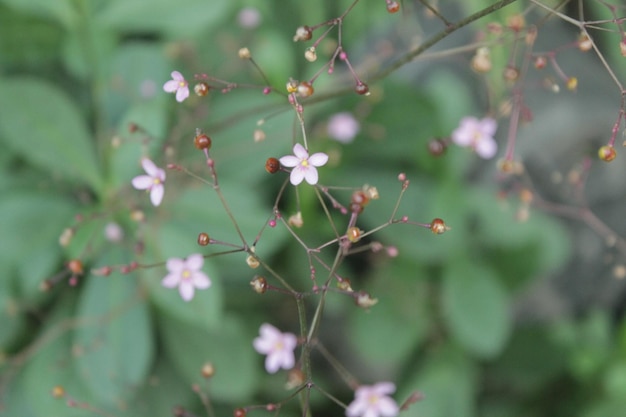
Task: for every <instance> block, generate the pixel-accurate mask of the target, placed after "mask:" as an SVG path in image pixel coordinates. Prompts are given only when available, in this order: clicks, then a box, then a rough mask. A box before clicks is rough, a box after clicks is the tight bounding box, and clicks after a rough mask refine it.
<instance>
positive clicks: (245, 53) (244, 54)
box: [239, 48, 252, 59]
mask: <svg viewBox="0 0 626 417" xmlns="http://www.w3.org/2000/svg"><path fill="white" fill-rule="evenodd" d="M239 58H241V59H250V58H252V54H251V53H250V50H249V49H248V48H241V49H240V50H239Z"/></svg>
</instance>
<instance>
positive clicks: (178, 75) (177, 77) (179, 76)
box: [171, 71, 185, 81]
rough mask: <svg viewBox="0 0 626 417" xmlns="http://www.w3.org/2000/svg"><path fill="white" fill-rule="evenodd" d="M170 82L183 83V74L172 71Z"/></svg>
mask: <svg viewBox="0 0 626 417" xmlns="http://www.w3.org/2000/svg"><path fill="white" fill-rule="evenodd" d="M171 76H172V80H174V81H185V77H183V74H181V73H180V72H178V71H172V74H171Z"/></svg>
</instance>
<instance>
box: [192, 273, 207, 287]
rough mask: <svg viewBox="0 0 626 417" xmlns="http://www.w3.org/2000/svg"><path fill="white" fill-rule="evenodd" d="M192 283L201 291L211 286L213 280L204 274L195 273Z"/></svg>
mask: <svg viewBox="0 0 626 417" xmlns="http://www.w3.org/2000/svg"><path fill="white" fill-rule="evenodd" d="M191 282H192V283H193V285H194V286H195V287H196V288H199V289H201V290H204V289H207V288H209V287H210V286H211V280H210V279H209V277H208V276H207V275H206V274H205V273H204V272H194V273H193V275H192V276H191Z"/></svg>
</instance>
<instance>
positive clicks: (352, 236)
mask: <svg viewBox="0 0 626 417" xmlns="http://www.w3.org/2000/svg"><path fill="white" fill-rule="evenodd" d="M361 233H362V232H361V230H360V229H359V228H358V227H349V228H348V231H347V232H346V236H347V237H348V240H349V241H350V242H352V243H356V242H358V241H359V240H361Z"/></svg>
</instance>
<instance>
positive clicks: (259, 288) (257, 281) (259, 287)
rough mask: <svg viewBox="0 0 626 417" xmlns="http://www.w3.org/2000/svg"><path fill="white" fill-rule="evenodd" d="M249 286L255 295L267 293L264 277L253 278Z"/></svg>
mask: <svg viewBox="0 0 626 417" xmlns="http://www.w3.org/2000/svg"><path fill="white" fill-rule="evenodd" d="M250 286H251V287H252V289H253V290H254V292H255V293H257V294H264V293H265V291H267V280H266V279H265V278H264V277H254V279H253V280H252V281H250Z"/></svg>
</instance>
